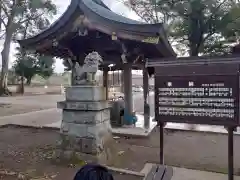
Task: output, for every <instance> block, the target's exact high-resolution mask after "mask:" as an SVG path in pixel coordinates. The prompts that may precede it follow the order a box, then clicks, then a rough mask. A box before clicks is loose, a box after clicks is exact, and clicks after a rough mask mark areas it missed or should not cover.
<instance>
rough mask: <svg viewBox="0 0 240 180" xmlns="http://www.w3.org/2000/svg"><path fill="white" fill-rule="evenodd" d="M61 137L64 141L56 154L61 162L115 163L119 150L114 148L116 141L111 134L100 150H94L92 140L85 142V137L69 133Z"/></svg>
mask: <svg viewBox="0 0 240 180" xmlns="http://www.w3.org/2000/svg"><path fill="white" fill-rule="evenodd" d="M61 139H62V141H61V142H60V144H59V146H58V148H57V149H56V150H55V155H54V159H56V160H57V161H59V162H60V163H61V162H62V163H64V162H66V163H69V164H77V165H79V164H84V163H98V164H105V165H112V164H114V160H115V157H116V155H117V150H116V149H115V148H114V147H115V146H114V144H115V141H114V139H113V138H112V136H111V135H109V136H106V137H105V138H104V139H103V147H102V148H101V149H98V152H93V151H92V150H93V149H94V148H95V147H92V144H91V143H90V142H91V141H90V140H89V141H88V142H87V141H86V142H83V141H84V140H83V139H79V138H75V137H73V136H67V135H65V136H63V135H61ZM84 143H85V144H84ZM89 143H90V144H89Z"/></svg>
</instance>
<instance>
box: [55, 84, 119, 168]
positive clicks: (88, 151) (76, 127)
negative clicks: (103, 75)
mask: <svg viewBox="0 0 240 180" xmlns="http://www.w3.org/2000/svg"><path fill="white" fill-rule="evenodd" d="M105 96H106V92H105V88H104V87H100V86H88V85H81V86H72V87H67V88H66V101H63V102H59V103H58V108H60V109H63V112H62V125H61V141H60V144H59V145H60V148H59V151H60V154H59V156H61V157H60V158H64V159H71V158H74V159H73V160H74V161H76V160H79V161H80V160H82V161H87V162H97V163H103V164H111V161H112V157H111V156H112V153H113V146H114V145H113V144H112V143H113V139H112V135H111V126H110V109H109V103H108V101H106V97H105Z"/></svg>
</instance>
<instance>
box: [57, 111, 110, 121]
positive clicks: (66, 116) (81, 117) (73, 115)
mask: <svg viewBox="0 0 240 180" xmlns="http://www.w3.org/2000/svg"><path fill="white" fill-rule="evenodd" d="M109 119H110V110H109V109H103V110H99V111H71V110H63V112H62V121H63V122H64V123H74V124H86V125H88V124H89V125H90V124H99V123H103V122H105V121H109Z"/></svg>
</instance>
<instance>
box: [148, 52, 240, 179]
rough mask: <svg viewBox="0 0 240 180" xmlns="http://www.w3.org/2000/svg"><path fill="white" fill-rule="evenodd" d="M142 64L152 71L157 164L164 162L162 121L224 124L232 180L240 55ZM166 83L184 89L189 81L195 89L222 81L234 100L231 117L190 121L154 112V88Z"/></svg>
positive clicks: (157, 103)
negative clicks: (157, 129)
mask: <svg viewBox="0 0 240 180" xmlns="http://www.w3.org/2000/svg"><path fill="white" fill-rule="evenodd" d="M146 67H151V68H154V70H155V73H154V76H155V114H156V117H155V118H156V120H157V121H158V124H159V130H160V164H162V165H163V164H164V143H163V142H164V126H165V125H166V122H178V123H197V124H209V125H224V126H225V127H226V129H227V131H228V180H234V151H233V149H234V141H233V132H234V131H235V130H236V127H237V126H239V99H240V98H239V92H240V90H239V89H240V86H239V85H240V82H239V72H240V57H236V56H228V57H215V58H209V57H207V58H204V57H201V58H196V57H195V58H193V59H191V57H188V58H180V59H176V58H175V59H174V60H172V59H171V60H170V61H169V60H162V61H161V60H160V61H156V60H152V61H147V62H146ZM172 81H174V82H172ZM166 82H171V83H172V84H170V85H171V87H175V86H176V88H184V86H186V82H188V83H189V82H191V83H193V86H192V85H191V87H194V83H195V85H196V86H197V87H198V88H199V87H200V88H203V87H202V86H203V85H208V86H209V84H210V86H212V85H213V84H218V83H222V84H223V87H224V88H225V87H226V88H232V94H231V96H229V97H230V98H232V99H233V100H234V106H233V108H234V116H233V117H232V118H225V119H224V118H212V117H210V118H209V117H208V118H206V117H200V118H196V117H194V119H193V120H188V118H183V117H182V116H178V117H176V116H175V118H173V117H174V116H168V118H167V116H165V117H163V116H160V115H159V113H158V111H159V109H158V107H159V94H158V88H161V87H163V88H164V87H166ZM173 83H174V85H173ZM175 83H177V85H175ZM182 83H185V84H184V85H183V84H182ZM188 86H189V84H188ZM186 88H189V87H186ZM217 88H218V87H217ZM191 92H192V91H191ZM156 93H157V94H156ZM191 95H192V94H191ZM229 97H228V98H229ZM177 98H179V97H177ZM189 98H190V99H191V98H192V96H190V97H189ZM195 98H196V97H195ZM199 98H205V95H203V96H200V97H199ZM206 98H209V96H207V97H206ZM169 117H170V118H169ZM189 118H190V117H189Z"/></svg>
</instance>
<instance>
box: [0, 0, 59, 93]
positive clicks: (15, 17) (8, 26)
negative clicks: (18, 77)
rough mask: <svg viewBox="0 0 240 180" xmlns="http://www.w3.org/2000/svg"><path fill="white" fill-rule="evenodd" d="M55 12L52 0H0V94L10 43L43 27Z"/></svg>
mask: <svg viewBox="0 0 240 180" xmlns="http://www.w3.org/2000/svg"><path fill="white" fill-rule="evenodd" d="M56 12H57V8H56V5H55V4H54V3H53V1H52V0H0V40H1V39H3V40H4V44H3V50H2V52H1V55H2V69H1V77H0V95H1V94H2V93H5V92H8V91H7V79H8V78H7V75H8V64H9V53H10V44H11V42H12V41H15V40H16V39H19V38H26V37H29V36H32V35H34V34H36V33H38V32H39V30H43V29H45V28H46V27H47V26H48V25H49V24H50V23H49V22H50V21H49V19H50V18H51V17H52V16H53V15H55V14H56Z"/></svg>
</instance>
